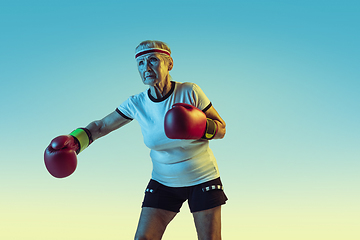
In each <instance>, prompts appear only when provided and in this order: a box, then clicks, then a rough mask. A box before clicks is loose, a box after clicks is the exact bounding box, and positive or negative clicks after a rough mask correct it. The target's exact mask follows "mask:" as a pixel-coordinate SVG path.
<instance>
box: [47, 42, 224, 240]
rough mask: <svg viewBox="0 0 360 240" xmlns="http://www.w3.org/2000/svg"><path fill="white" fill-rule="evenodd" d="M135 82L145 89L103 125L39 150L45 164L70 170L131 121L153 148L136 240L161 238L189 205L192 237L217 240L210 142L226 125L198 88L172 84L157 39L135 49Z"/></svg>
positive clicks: (56, 171) (167, 56) (219, 192)
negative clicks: (81, 156)
mask: <svg viewBox="0 0 360 240" xmlns="http://www.w3.org/2000/svg"><path fill="white" fill-rule="evenodd" d="M135 51H136V54H135V58H136V62H137V67H138V70H139V73H140V77H141V79H142V81H143V83H144V84H145V85H148V86H149V89H147V90H146V91H144V92H142V93H139V94H137V95H134V96H131V97H129V98H128V99H127V100H126V101H125V102H123V103H122V104H121V105H120V106H119V107H117V108H116V110H115V111H114V112H112V113H110V114H109V115H107V116H106V117H104V118H103V119H101V120H97V121H94V122H91V123H90V124H89V125H87V126H86V127H85V128H79V129H76V130H74V131H73V132H72V133H70V135H62V136H59V137H57V138H55V139H54V140H53V141H52V142H51V143H50V145H49V146H48V148H47V149H46V150H45V165H46V167H47V169H48V171H49V172H50V173H51V174H52V175H53V176H55V177H66V176H68V175H70V174H71V173H72V172H73V171H74V170H75V168H76V161H77V160H76V156H77V154H79V153H80V152H81V151H82V150H84V149H85V148H86V147H87V146H89V145H90V144H91V143H92V142H93V141H94V140H96V139H98V138H100V137H103V136H105V135H107V134H108V133H110V132H112V131H114V130H116V129H118V128H120V127H122V126H124V125H126V124H128V123H130V122H131V121H132V120H133V119H136V120H137V121H138V122H139V124H140V126H141V131H142V134H143V138H144V143H145V145H146V146H147V147H149V148H150V149H151V152H150V156H151V160H152V162H153V171H152V177H151V179H150V182H149V183H148V185H147V187H146V190H145V196H144V201H143V204H142V210H141V214H140V219H139V223H138V227H137V230H136V234H135V239H161V238H162V235H163V234H164V231H165V229H166V227H167V225H168V224H169V223H170V221H171V220H172V219H173V218H174V217H175V216H176V214H177V213H178V212H179V211H180V208H181V206H182V204H183V203H184V202H185V201H186V200H187V201H188V204H189V208H190V211H191V212H192V214H193V218H194V222H195V227H196V231H197V235H198V239H207V240H208V239H221V205H223V204H225V203H226V201H227V197H226V195H225V193H224V191H223V186H222V183H221V180H220V174H219V170H218V166H217V163H216V159H215V157H214V155H213V153H212V151H211V149H210V148H209V140H211V139H221V138H223V137H224V135H225V122H224V120H223V119H222V118H221V117H220V115H219V114H218V112H217V111H216V110H215V108H214V107H213V105H212V103H211V102H210V100H209V99H208V98H207V97H206V95H205V94H204V92H203V91H202V90H201V89H200V87H199V86H198V85H196V84H194V83H180V82H175V81H172V80H171V77H170V74H169V71H170V70H171V69H172V68H173V59H172V57H171V50H170V48H169V47H168V46H167V45H166V44H165V43H164V42H160V41H144V42H141V43H140V44H139V45H138V46H137V47H136V50H135Z"/></svg>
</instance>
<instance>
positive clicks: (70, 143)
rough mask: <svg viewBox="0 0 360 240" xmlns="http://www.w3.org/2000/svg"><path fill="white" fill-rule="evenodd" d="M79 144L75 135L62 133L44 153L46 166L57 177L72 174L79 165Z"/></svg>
mask: <svg viewBox="0 0 360 240" xmlns="http://www.w3.org/2000/svg"><path fill="white" fill-rule="evenodd" d="M78 150H79V144H78V142H77V141H76V140H75V138H74V137H72V136H70V135H62V136H58V137H56V138H54V139H53V140H52V141H51V143H50V145H49V146H48V147H47V148H46V150H45V153H44V161H45V166H46V168H47V170H48V171H49V173H50V174H51V175H53V176H54V177H57V178H64V177H67V176H69V175H71V174H72V173H73V172H74V171H75V169H76V165H77V157H76V155H77V154H76V152H77V151H78Z"/></svg>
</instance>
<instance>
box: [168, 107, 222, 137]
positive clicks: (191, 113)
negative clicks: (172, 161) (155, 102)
mask: <svg viewBox="0 0 360 240" xmlns="http://www.w3.org/2000/svg"><path fill="white" fill-rule="evenodd" d="M164 127H165V134H166V136H167V137H168V138H171V139H200V138H203V139H212V138H213V137H214V136H215V135H216V132H217V125H216V123H215V122H214V121H213V120H212V119H207V118H206V115H205V113H204V112H202V111H201V110H200V109H198V108H196V107H194V106H192V105H189V104H186V103H176V104H174V105H173V106H172V108H171V109H170V110H169V111H168V112H167V113H166V115H165V121H164Z"/></svg>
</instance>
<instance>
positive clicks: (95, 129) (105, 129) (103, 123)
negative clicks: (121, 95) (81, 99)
mask: <svg viewBox="0 0 360 240" xmlns="http://www.w3.org/2000/svg"><path fill="white" fill-rule="evenodd" d="M129 122H131V120H129V119H126V118H124V117H122V116H121V115H120V114H119V113H117V112H116V111H114V112H112V113H110V114H109V115H107V116H106V117H104V118H103V119H101V120H97V121H94V122H91V123H89V125H87V126H86V128H87V129H88V130H89V131H90V132H91V135H92V138H93V140H94V141H95V140H96V139H98V138H100V137H103V136H105V135H106V134H108V133H110V132H112V131H114V130H116V129H118V128H120V127H122V126H124V125H125V124H127V123H129Z"/></svg>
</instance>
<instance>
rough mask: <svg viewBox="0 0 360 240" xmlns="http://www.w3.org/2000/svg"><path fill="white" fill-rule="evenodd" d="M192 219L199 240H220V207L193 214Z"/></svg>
mask: <svg viewBox="0 0 360 240" xmlns="http://www.w3.org/2000/svg"><path fill="white" fill-rule="evenodd" d="M193 217H194V222H195V227H196V231H197V235H198V239H199V240H220V239H221V206H218V207H215V208H211V209H207V210H203V211H199V212H194V213H193Z"/></svg>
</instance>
